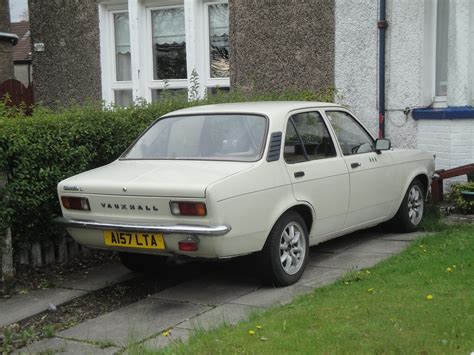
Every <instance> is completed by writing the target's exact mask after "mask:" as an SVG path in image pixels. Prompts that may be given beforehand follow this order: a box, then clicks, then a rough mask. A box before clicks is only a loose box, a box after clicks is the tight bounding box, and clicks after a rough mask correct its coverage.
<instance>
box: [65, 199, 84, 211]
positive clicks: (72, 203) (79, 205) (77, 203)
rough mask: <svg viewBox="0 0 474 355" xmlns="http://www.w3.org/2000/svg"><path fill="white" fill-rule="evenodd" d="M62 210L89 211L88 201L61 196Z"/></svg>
mask: <svg viewBox="0 0 474 355" xmlns="http://www.w3.org/2000/svg"><path fill="white" fill-rule="evenodd" d="M61 202H62V203H63V206H64V208H66V209H68V210H82V211H90V210H91V207H90V206H89V200H88V199H87V198H85V197H72V196H61Z"/></svg>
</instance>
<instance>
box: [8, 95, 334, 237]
mask: <svg viewBox="0 0 474 355" xmlns="http://www.w3.org/2000/svg"><path fill="white" fill-rule="evenodd" d="M333 94H334V92H333V91H332V90H328V91H326V92H322V93H313V92H309V91H305V92H298V93H293V92H292V93H283V94H259V95H253V96H248V95H245V94H243V93H239V92H233V93H218V94H217V95H216V96H212V97H210V98H208V99H205V100H200V101H193V102H188V101H187V100H186V99H185V98H184V96H183V95H179V96H177V97H171V96H167V97H165V99H164V100H162V101H160V102H159V103H157V104H146V103H140V104H137V105H135V106H132V107H129V108H114V109H107V108H104V107H103V106H102V104H89V105H85V106H80V107H79V106H77V107H70V108H66V109H60V110H56V111H54V112H53V111H50V110H47V109H44V108H38V107H37V108H35V110H34V113H33V115H32V116H31V117H27V116H24V115H22V114H21V112H17V111H15V112H14V111H3V116H0V171H4V172H6V173H7V176H8V183H7V185H6V187H5V188H3V189H2V191H0V228H1V229H2V230H3V229H4V228H6V227H7V226H10V227H11V228H12V230H13V236H14V245H15V246H18V245H21V244H24V243H26V242H32V241H37V240H46V239H53V240H54V238H55V237H58V236H60V235H61V234H62V233H61V231H60V230H59V229H58V228H57V227H56V226H55V225H54V223H52V218H53V217H54V216H55V215H58V214H60V206H59V203H58V199H57V193H56V186H57V183H58V182H59V181H61V180H62V179H64V178H66V177H69V176H72V175H75V174H78V173H80V172H82V171H85V170H89V169H92V168H95V167H98V166H101V165H104V164H107V163H109V162H111V161H113V160H115V159H116V158H117V157H118V156H119V155H120V154H121V153H122V152H123V151H124V150H125V148H126V147H127V146H128V145H129V144H130V143H131V142H132V141H133V140H134V139H135V138H136V137H137V136H138V134H139V133H140V132H141V131H143V130H144V129H145V128H146V127H147V126H148V125H149V124H150V123H151V122H152V121H153V120H154V119H156V118H157V117H159V116H161V115H164V114H165V113H168V112H170V111H173V110H176V109H180V108H184V107H188V106H191V105H199V104H209V103H219V102H240V101H259V100H267V101H268V100H314V101H316V100H317V101H331V100H332V98H333ZM5 112H6V113H5ZM0 235H1V233H0Z"/></svg>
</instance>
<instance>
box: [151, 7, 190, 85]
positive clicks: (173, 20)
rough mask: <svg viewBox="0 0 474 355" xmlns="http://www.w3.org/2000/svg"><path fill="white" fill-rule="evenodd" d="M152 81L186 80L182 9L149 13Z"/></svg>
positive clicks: (167, 9)
mask: <svg viewBox="0 0 474 355" xmlns="http://www.w3.org/2000/svg"><path fill="white" fill-rule="evenodd" d="M151 22H152V38H153V43H152V45H153V79H154V80H165V79H186V77H187V73H186V37H185V30H184V9H183V7H175V8H164V9H159V10H153V11H152V12H151Z"/></svg>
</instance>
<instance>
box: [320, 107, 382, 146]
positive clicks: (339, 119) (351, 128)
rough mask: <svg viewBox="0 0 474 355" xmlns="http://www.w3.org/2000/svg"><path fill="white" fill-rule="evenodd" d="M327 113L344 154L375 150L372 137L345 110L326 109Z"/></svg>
mask: <svg viewBox="0 0 474 355" xmlns="http://www.w3.org/2000/svg"><path fill="white" fill-rule="evenodd" d="M326 115H327V117H328V119H329V122H330V123H331V125H332V128H333V129H334V132H335V133H336V137H337V139H338V141H339V144H340V145H341V149H342V154H344V155H353V154H362V153H368V152H373V151H374V150H375V144H374V140H373V139H372V137H370V135H369V134H368V133H367V132H366V131H365V129H364V128H362V126H361V125H360V124H359V123H358V122H357V121H356V120H355V119H354V118H353V117H352V116H351V115H350V114H348V113H347V112H344V111H326Z"/></svg>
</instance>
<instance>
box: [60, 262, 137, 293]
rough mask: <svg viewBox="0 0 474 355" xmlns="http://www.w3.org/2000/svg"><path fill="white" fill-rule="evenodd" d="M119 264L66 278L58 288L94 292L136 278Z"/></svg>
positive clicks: (106, 265) (100, 267)
mask: <svg viewBox="0 0 474 355" xmlns="http://www.w3.org/2000/svg"><path fill="white" fill-rule="evenodd" d="M136 276H137V274H134V273H133V272H131V271H130V270H128V269H127V268H126V267H125V266H123V265H122V264H120V263H112V264H105V265H101V266H99V267H97V268H94V269H93V270H85V271H82V272H78V273H76V274H74V275H70V276H68V277H67V280H65V281H63V282H61V283H60V284H59V285H58V287H62V288H71V289H74V290H84V291H95V290H99V289H101V288H104V287H107V286H110V285H114V284H117V283H120V282H124V281H127V280H130V279H132V278H134V277H136Z"/></svg>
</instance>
